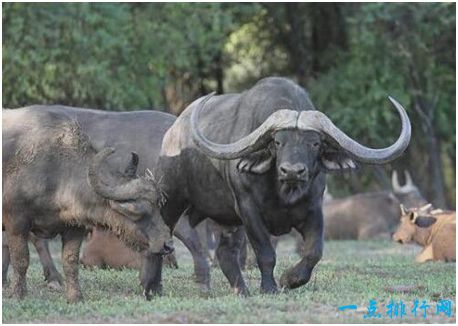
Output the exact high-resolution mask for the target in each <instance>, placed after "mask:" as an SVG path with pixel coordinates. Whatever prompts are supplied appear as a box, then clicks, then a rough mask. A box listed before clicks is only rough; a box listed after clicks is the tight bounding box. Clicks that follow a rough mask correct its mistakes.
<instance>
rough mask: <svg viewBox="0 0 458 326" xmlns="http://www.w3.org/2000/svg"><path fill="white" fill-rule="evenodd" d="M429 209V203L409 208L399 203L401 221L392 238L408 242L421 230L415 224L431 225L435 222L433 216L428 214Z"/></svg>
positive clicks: (423, 226)
mask: <svg viewBox="0 0 458 326" xmlns="http://www.w3.org/2000/svg"><path fill="white" fill-rule="evenodd" d="M431 209H432V207H431V204H427V205H425V206H422V207H420V208H409V209H405V208H404V206H403V205H401V223H400V224H399V226H398V229H397V230H396V232H395V233H394V234H393V240H394V241H397V242H399V243H409V242H411V241H412V240H413V238H414V237H415V236H416V235H417V233H418V232H421V231H420V230H419V229H418V228H417V226H418V227H421V228H425V227H429V226H431V225H432V224H433V223H434V222H435V218H434V217H432V216H431V214H430V213H431Z"/></svg>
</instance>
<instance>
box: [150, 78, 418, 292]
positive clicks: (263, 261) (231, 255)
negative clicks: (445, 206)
mask: <svg viewBox="0 0 458 326" xmlns="http://www.w3.org/2000/svg"><path fill="white" fill-rule="evenodd" d="M390 101H391V102H392V104H393V105H394V106H395V108H396V109H397V111H398V113H399V115H400V117H401V123H402V126H401V134H400V136H399V138H398V140H397V141H396V142H395V143H394V144H393V145H391V146H390V147H387V148H384V149H371V148H367V147H364V146H362V145H361V144H359V143H357V142H356V141H354V140H352V139H351V138H350V137H348V136H347V135H346V134H344V133H343V132H342V131H341V130H339V129H338V128H337V127H336V126H335V125H334V124H333V123H332V122H331V120H330V119H329V118H328V117H327V116H326V115H325V114H324V113H322V112H319V111H316V110H315V108H314V105H313V104H312V102H311V101H310V99H309V97H308V94H307V93H306V91H305V90H304V89H303V88H301V87H299V86H298V85H297V84H295V83H294V82H292V81H290V80H288V79H285V78H266V79H263V80H261V81H259V82H258V83H257V84H256V85H255V86H254V87H252V88H251V89H249V90H248V91H245V92H243V93H240V94H228V95H220V96H212V95H210V96H206V97H204V98H200V99H198V100H196V101H195V102H193V103H192V104H191V105H190V106H188V107H187V108H186V110H185V111H184V112H183V113H182V114H181V115H180V116H179V117H178V119H177V120H176V121H175V123H174V124H173V125H172V127H170V129H169V130H168V131H167V132H166V134H165V136H164V140H163V143H162V149H161V157H160V159H159V163H158V169H157V170H156V171H157V172H158V175H160V177H161V178H162V185H163V187H164V190H165V191H166V193H167V194H168V196H169V200H168V201H167V203H166V204H165V206H164V207H163V208H162V209H161V213H162V215H163V218H164V220H165V222H166V223H167V224H168V225H169V226H170V227H173V225H175V223H176V222H177V221H178V219H179V217H180V216H181V214H182V212H183V211H184V210H186V209H187V210H188V214H189V215H190V222H191V224H192V225H196V224H198V223H199V222H200V221H201V220H203V219H204V218H206V217H210V218H211V219H213V220H214V221H215V222H217V223H218V224H220V225H223V226H225V227H226V231H225V232H223V233H222V235H221V239H220V241H219V245H218V248H217V257H218V261H219V263H220V266H221V269H222V270H223V273H224V274H225V276H226V277H227V278H228V280H229V283H230V285H231V287H232V288H233V289H234V291H235V292H236V293H241V294H248V288H247V287H246V285H245V282H244V280H243V277H242V274H241V270H240V266H239V262H238V255H239V249H240V246H241V245H242V244H243V237H244V232H243V230H242V229H241V227H240V226H241V225H243V226H244V228H245V229H246V234H247V236H248V239H249V241H250V243H251V245H252V246H253V248H254V251H255V254H256V258H257V262H258V266H259V268H260V270H261V291H262V292H267V293H269V292H270V293H272V292H276V291H277V284H276V282H275V279H274V276H273V270H274V266H275V262H276V257H275V251H274V249H273V247H272V245H271V243H270V235H271V234H273V235H281V234H284V233H288V232H290V231H291V229H292V228H295V229H296V230H298V231H299V232H300V233H301V235H302V236H303V238H304V240H305V246H304V256H303V258H302V259H301V261H300V262H299V263H298V264H296V265H295V266H294V267H293V268H290V269H288V270H287V271H286V272H285V273H284V274H283V275H282V277H281V279H280V285H281V286H282V287H286V288H296V287H299V286H301V285H303V284H305V283H307V282H308V280H309V279H310V276H311V272H312V269H313V268H314V266H315V265H316V263H317V262H318V261H319V260H320V258H321V256H322V248H323V216H322V209H321V206H322V197H323V191H324V188H325V173H327V172H331V171H337V170H350V169H354V168H355V167H356V162H358V161H359V162H362V163H370V164H382V163H386V162H390V161H392V160H394V159H395V158H397V157H398V156H400V155H401V154H402V153H403V152H404V150H405V149H406V147H407V146H408V144H409V141H410V135H411V127H410V121H409V118H408V117H407V114H406V112H405V110H404V109H403V108H402V106H401V105H400V104H399V103H398V102H396V101H395V100H394V99H392V98H391V97H390Z"/></svg>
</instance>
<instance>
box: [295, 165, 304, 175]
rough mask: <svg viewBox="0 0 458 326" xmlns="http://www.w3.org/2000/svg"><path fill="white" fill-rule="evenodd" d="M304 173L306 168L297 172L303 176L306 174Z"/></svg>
mask: <svg viewBox="0 0 458 326" xmlns="http://www.w3.org/2000/svg"><path fill="white" fill-rule="evenodd" d="M304 172H305V167H304V168H301V169H299V170H297V174H298V175H302V174H304Z"/></svg>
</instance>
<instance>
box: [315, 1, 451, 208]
mask: <svg viewBox="0 0 458 326" xmlns="http://www.w3.org/2000/svg"><path fill="white" fill-rule="evenodd" d="M348 22H349V34H350V35H351V37H350V49H349V52H348V53H343V54H341V55H340V61H339V63H338V64H337V65H336V66H335V67H334V68H333V69H331V70H330V71H329V72H327V73H325V74H322V75H320V76H318V77H317V79H316V80H315V82H313V83H312V84H311V85H310V91H311V93H312V94H313V99H314V101H315V102H316V104H317V106H318V107H319V108H320V109H321V110H323V111H325V112H326V113H328V114H329V115H330V116H331V117H332V118H333V120H334V121H338V125H339V127H341V128H342V129H344V130H345V131H347V132H348V133H349V134H350V135H351V136H353V137H355V138H356V139H359V140H361V141H362V143H364V144H371V145H372V146H374V145H375V146H384V145H386V144H387V143H390V142H392V141H393V140H394V137H395V135H397V133H398V130H399V123H398V122H396V121H397V120H398V117H397V115H396V114H395V113H394V110H393V109H388V104H387V103H389V102H388V101H387V96H388V95H391V96H393V97H394V98H396V99H397V100H398V101H399V102H400V103H402V105H403V106H404V107H405V108H406V109H407V112H408V114H409V116H410V118H411V120H412V132H413V137H412V145H411V148H416V149H415V150H410V151H409V152H408V158H406V159H405V160H404V161H405V163H404V164H405V165H404V166H405V167H407V168H410V169H411V170H416V171H417V173H418V174H422V175H423V174H424V175H428V174H431V173H428V169H431V166H424V167H423V170H422V169H421V167H420V166H419V164H418V163H417V164H411V163H410V162H418V161H426V160H428V157H429V155H434V154H433V153H431V146H430V145H428V141H430V139H429V137H430V136H428V135H427V132H428V129H427V125H428V123H431V127H430V128H431V130H432V132H433V133H434V134H436V135H437V137H438V138H439V141H440V142H441V143H442V144H443V147H444V149H445V150H447V148H448V149H450V148H452V147H453V148H454V146H455V91H454V88H455V83H456V81H455V46H454V43H455V5H454V4H450V3H449V4H444V3H443V4H437V3H428V4H426V3H423V4H413V3H409V4H406V3H396V4H382V3H378V4H366V5H363V6H361V8H360V9H359V11H357V13H356V14H354V15H352V16H351V17H350V18H349V19H348ZM452 44H453V45H452ZM425 117H428V118H430V121H429V122H428V121H427V119H426V118H425ZM429 172H430V171H429ZM449 173H450V172H449ZM448 175H449V174H447V176H448ZM447 176H446V177H447ZM431 182H432V181H431V180H429V181H428V183H431ZM449 189H450V190H449V191H452V189H454V185H451V187H450V188H449ZM425 195H428V194H425ZM430 195H431V194H430ZM450 198H452V197H450ZM451 202H453V200H451Z"/></svg>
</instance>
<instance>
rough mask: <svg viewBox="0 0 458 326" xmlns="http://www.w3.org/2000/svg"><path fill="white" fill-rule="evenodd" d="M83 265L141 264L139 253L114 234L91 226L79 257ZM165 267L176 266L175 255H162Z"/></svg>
mask: <svg viewBox="0 0 458 326" xmlns="http://www.w3.org/2000/svg"><path fill="white" fill-rule="evenodd" d="M81 263H82V264H83V265H84V266H85V267H99V268H134V269H139V268H140V266H141V255H140V253H138V252H135V251H133V250H132V249H130V248H129V247H128V246H126V245H125V244H124V243H123V242H122V241H121V240H119V239H118V238H117V237H116V236H115V235H114V234H112V233H110V232H108V231H106V230H104V229H102V228H100V227H94V228H92V232H91V234H90V236H89V238H88V240H87V242H86V245H85V247H84V250H83V254H82V257H81ZM164 264H165V266H167V267H171V268H178V264H177V261H176V259H175V255H174V254H173V253H172V254H168V255H166V256H165V257H164Z"/></svg>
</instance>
